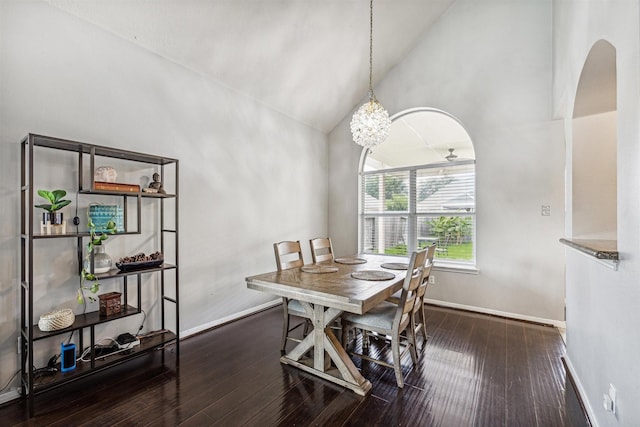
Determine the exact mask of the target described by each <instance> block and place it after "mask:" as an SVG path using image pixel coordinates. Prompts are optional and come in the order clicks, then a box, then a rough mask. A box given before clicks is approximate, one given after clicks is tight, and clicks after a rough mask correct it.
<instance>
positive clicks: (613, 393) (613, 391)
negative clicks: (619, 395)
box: [609, 384, 616, 415]
mask: <svg viewBox="0 0 640 427" xmlns="http://www.w3.org/2000/svg"><path fill="white" fill-rule="evenodd" d="M609 397H610V398H611V413H613V414H614V415H615V413H616V389H615V387H614V386H613V384H609Z"/></svg>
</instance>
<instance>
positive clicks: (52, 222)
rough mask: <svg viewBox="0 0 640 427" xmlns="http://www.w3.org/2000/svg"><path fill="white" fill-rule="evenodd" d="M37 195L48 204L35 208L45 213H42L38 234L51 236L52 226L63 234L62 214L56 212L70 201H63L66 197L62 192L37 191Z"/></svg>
mask: <svg viewBox="0 0 640 427" xmlns="http://www.w3.org/2000/svg"><path fill="white" fill-rule="evenodd" d="M38 195H39V196H40V197H42V198H43V199H45V200H46V201H47V202H49V203H43V204H39V205H36V208H41V209H44V210H45V212H43V213H42V221H41V222H40V232H41V233H46V234H51V227H52V226H54V230H56V231H57V232H61V233H64V232H65V231H66V230H65V223H64V217H63V215H62V212H58V211H59V210H60V209H62V208H64V207H65V206H67V205H68V204H69V203H71V200H64V199H63V197H64V196H66V195H67V192H66V191H64V190H53V191H49V190H38Z"/></svg>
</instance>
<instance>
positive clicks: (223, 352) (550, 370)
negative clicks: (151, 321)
mask: <svg viewBox="0 0 640 427" xmlns="http://www.w3.org/2000/svg"><path fill="white" fill-rule="evenodd" d="M427 317H428V326H427V332H428V335H429V340H428V341H427V343H426V345H425V346H424V348H423V349H422V351H421V352H420V353H419V354H420V360H419V364H418V366H417V367H415V368H413V367H411V362H410V357H409V356H408V355H407V357H406V359H404V360H403V366H404V372H405V387H404V388H403V389H399V388H397V386H396V383H395V376H394V373H393V370H392V369H387V368H384V367H381V366H378V365H375V364H373V363H369V362H363V363H361V362H360V361H359V360H357V359H356V363H357V365H358V366H359V367H360V368H361V369H362V372H363V375H364V376H365V377H366V378H368V379H369V380H370V381H371V382H372V384H373V389H372V392H371V394H370V395H369V396H367V397H361V396H358V395H356V394H354V393H353V392H351V391H348V390H346V389H342V388H341V387H339V386H336V385H334V384H331V383H328V382H326V381H324V380H321V379H318V378H316V377H314V376H312V375H309V374H306V373H304V372H301V371H299V370H297V369H295V368H293V367H289V366H284V365H281V364H280V363H279V360H278V359H279V356H280V354H279V350H278V348H279V339H280V328H281V321H282V314H281V308H280V307H276V308H273V309H270V310H267V311H265V312H262V313H259V314H256V315H254V316H250V317H248V318H245V319H242V320H239V321H236V322H233V323H231V324H229V325H226V326H223V327H220V328H218V329H215V330H211V331H208V332H205V333H202V334H199V335H197V336H194V337H191V338H189V339H186V340H184V341H183V342H182V344H181V348H180V350H181V357H180V366H179V368H178V369H177V370H176V369H175V365H174V360H175V359H174V356H173V354H172V353H171V352H170V350H165V351H164V353H165V357H164V358H165V365H163V364H162V353H163V352H156V353H155V354H153V355H151V356H145V357H143V358H139V359H136V360H134V361H131V362H129V363H127V364H124V365H121V366H119V367H118V368H115V369H113V370H109V371H107V372H104V373H100V374H97V375H94V376H91V377H89V378H87V379H86V380H83V381H79V382H77V383H74V384H71V385H69V386H66V387H64V388H61V389H57V390H55V391H52V392H49V393H46V394H43V395H41V396H38V397H37V399H36V407H35V409H36V416H35V417H33V418H31V419H29V418H28V417H27V416H26V411H25V405H24V404H23V403H22V402H20V401H18V402H14V403H10V404H7V405H5V406H4V407H2V408H0V420H1V421H0V424H2V425H20V426H45V425H46V426H105V425H122V426H131V425H141V426H147V425H148V426H159V425H166V426H172V425H181V426H213V425H216V426H218V425H219V426H235V425H247V426H275V425H278V426H294V425H295V426H307V425H322V426H324V425H329V426H372V425H379V426H395V425H412V426H455V427H459V426H491V427H493V426H527V427H528V426H540V427H552V426H587V425H589V424H588V422H587V420H586V419H585V417H584V415H583V413H582V411H581V408H580V404H579V401H578V399H577V397H576V394H575V392H574V389H573V388H572V386H571V382H570V381H569V379H568V377H567V375H566V373H565V369H564V366H563V364H562V361H561V357H562V356H563V353H564V344H563V342H562V340H561V338H560V336H559V334H558V332H557V330H555V329H554V328H551V327H545V326H539V325H533V324H529V323H523V322H518V321H513V320H507V319H502V318H498V317H492V316H485V315H480V314H473V313H467V312H461V311H455V310H450V309H444V308H439V307H433V306H427ZM371 341H372V345H371V347H370V349H369V351H370V352H374V353H376V352H379V353H380V354H382V355H384V356H386V357H390V354H389V353H390V352H389V348H388V345H387V344H385V343H384V341H382V340H379V341H378V340H375V339H372V340H371ZM419 343H421V341H419ZM357 345H359V344H357Z"/></svg>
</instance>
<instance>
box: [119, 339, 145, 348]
mask: <svg viewBox="0 0 640 427" xmlns="http://www.w3.org/2000/svg"><path fill="white" fill-rule="evenodd" d="M138 345H140V340H139V339H135V340H134V341H131V342H128V343H124V344H120V343H118V347H120V350H128V349H130V348H133V347H135V346H138Z"/></svg>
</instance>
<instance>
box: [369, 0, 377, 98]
mask: <svg viewBox="0 0 640 427" xmlns="http://www.w3.org/2000/svg"><path fill="white" fill-rule="evenodd" d="M372 81H373V0H370V1H369V100H375V98H376V97H375V95H374V94H373V83H372Z"/></svg>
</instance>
